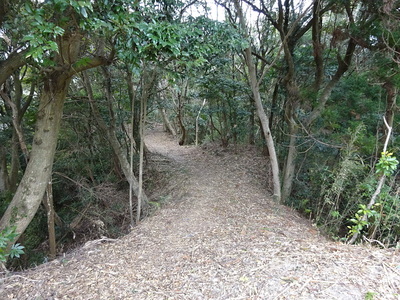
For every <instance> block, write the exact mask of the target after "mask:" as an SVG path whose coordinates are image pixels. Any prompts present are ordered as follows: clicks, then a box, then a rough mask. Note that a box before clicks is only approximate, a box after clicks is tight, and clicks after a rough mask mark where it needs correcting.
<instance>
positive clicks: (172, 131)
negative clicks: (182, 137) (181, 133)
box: [160, 107, 176, 137]
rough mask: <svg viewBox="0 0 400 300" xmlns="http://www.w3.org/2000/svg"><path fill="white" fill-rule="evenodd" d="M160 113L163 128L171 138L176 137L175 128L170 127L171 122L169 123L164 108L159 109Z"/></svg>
mask: <svg viewBox="0 0 400 300" xmlns="http://www.w3.org/2000/svg"><path fill="white" fill-rule="evenodd" d="M160 113H161V117H162V119H163V122H164V126H165V128H166V130H167V132H168V133H170V134H172V136H174V137H175V136H176V131H175V128H174V126H172V124H171V122H170V121H169V119H168V115H167V112H166V111H165V108H163V107H162V108H160Z"/></svg>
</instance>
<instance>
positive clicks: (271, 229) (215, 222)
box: [0, 130, 400, 300]
mask: <svg viewBox="0 0 400 300" xmlns="http://www.w3.org/2000/svg"><path fill="white" fill-rule="evenodd" d="M146 142H147V145H148V148H149V149H150V150H151V151H152V152H153V153H157V154H158V155H163V156H164V157H167V158H168V159H169V160H172V161H173V164H174V166H175V170H176V171H175V173H174V174H172V175H171V178H170V182H171V185H172V186H173V187H174V189H173V190H171V193H170V195H169V202H168V204H166V205H165V206H164V207H163V208H162V209H160V210H159V211H158V212H157V213H156V214H155V215H154V216H152V217H150V218H148V219H146V220H144V221H143V222H142V223H141V224H140V225H139V226H137V227H136V228H134V229H133V230H132V232H131V233H130V234H129V235H127V236H126V237H124V238H122V239H120V240H111V241H107V240H104V241H93V242H89V243H87V244H86V245H85V246H84V247H83V248H82V249H80V250H79V251H76V252H74V253H72V254H70V255H68V256H66V257H65V258H60V259H57V260H55V261H53V262H51V263H48V264H45V265H42V266H39V267H37V268H36V269H34V270H30V271H27V272H24V273H20V274H13V275H11V276H9V277H8V278H6V279H3V280H2V282H3V283H2V284H1V285H0V298H1V299H346V300H347V299H400V296H399V294H400V255H399V253H396V252H395V251H393V250H379V249H372V248H362V247H358V246H347V245H342V244H339V243H335V242H331V241H328V240H326V239H325V238H323V237H322V236H320V235H319V234H318V232H317V231H316V230H315V229H314V228H313V227H312V226H311V224H310V223H309V222H308V221H306V220H304V219H303V218H301V217H300V216H299V215H298V214H296V213H295V212H293V211H292V210H290V209H288V208H285V207H282V206H279V205H276V204H274V203H272V201H271V200H270V199H269V197H268V192H267V184H266V183H267V175H266V174H267V171H266V169H267V168H266V164H265V158H263V157H260V156H258V155H257V154H256V153H255V152H254V150H252V149H240V150H238V151H237V153H235V151H233V150H229V151H222V150H220V149H213V150H202V149H200V148H194V147H179V146H178V145H177V143H176V142H175V141H173V140H172V139H171V138H169V137H167V136H166V135H165V134H164V133H162V132H161V131H159V130H158V131H157V130H153V131H152V132H151V133H150V134H149V136H148V138H147V141H146ZM396 293H397V294H396ZM369 296H370V297H371V298H368V297H369Z"/></svg>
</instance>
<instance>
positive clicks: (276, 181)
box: [235, 0, 281, 202]
mask: <svg viewBox="0 0 400 300" xmlns="http://www.w3.org/2000/svg"><path fill="white" fill-rule="evenodd" d="M235 7H236V10H237V12H238V15H239V21H240V25H241V27H242V29H243V31H244V32H247V28H246V23H245V20H244V16H243V12H242V9H241V7H240V4H239V2H238V0H235ZM244 55H245V60H246V65H247V68H248V76H249V81H250V85H251V91H252V93H253V96H254V102H255V106H256V111H257V115H258V117H259V119H260V122H261V126H262V130H263V133H264V138H265V141H266V143H267V147H268V152H269V155H270V162H271V168H272V176H273V185H274V200H275V201H277V202H280V201H281V184H280V178H279V165H278V157H277V155H276V151H275V144H274V140H273V137H272V134H271V131H270V128H269V121H268V116H267V114H266V112H265V110H264V107H263V105H262V101H261V95H260V87H259V84H258V80H257V74H256V67H255V65H254V62H253V59H252V54H251V47H248V48H246V49H245V53H244Z"/></svg>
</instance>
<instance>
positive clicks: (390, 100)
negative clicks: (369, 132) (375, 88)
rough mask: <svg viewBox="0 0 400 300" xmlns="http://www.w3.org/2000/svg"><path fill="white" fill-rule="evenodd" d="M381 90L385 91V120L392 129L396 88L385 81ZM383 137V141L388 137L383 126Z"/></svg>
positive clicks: (386, 130)
mask: <svg viewBox="0 0 400 300" xmlns="http://www.w3.org/2000/svg"><path fill="white" fill-rule="evenodd" d="M383 88H384V89H385V90H386V113H385V118H386V122H387V123H388V125H389V127H390V128H392V127H393V120H394V113H395V109H396V98H397V88H396V86H395V85H394V84H393V83H392V82H390V81H387V82H386V83H385V84H384V85H383ZM384 129H385V137H384V140H386V138H387V135H388V129H387V127H386V126H385V128H384Z"/></svg>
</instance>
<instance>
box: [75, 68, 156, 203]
mask: <svg viewBox="0 0 400 300" xmlns="http://www.w3.org/2000/svg"><path fill="white" fill-rule="evenodd" d="M83 78H84V81H85V86H86V90H87V93H88V98H89V104H90V107H91V109H92V112H93V117H94V118H95V120H96V123H97V124H98V125H99V129H100V130H101V131H102V132H103V134H104V135H105V136H106V137H107V140H108V142H109V143H110V145H111V147H112V149H113V151H114V154H115V156H116V157H117V158H118V162H119V164H120V166H121V169H122V172H123V173H124V175H125V178H126V180H127V181H128V182H129V184H131V185H132V187H133V192H134V193H135V196H136V197H138V196H139V182H138V181H137V179H136V177H135V175H134V174H133V173H132V172H131V165H130V163H129V161H128V158H127V157H126V154H125V151H124V149H123V148H122V146H121V144H120V143H119V141H118V139H117V136H116V135H115V131H113V130H111V129H109V128H108V127H107V124H106V123H105V122H104V120H103V118H102V117H101V115H100V112H99V109H98V107H97V105H96V103H95V100H94V98H93V92H92V87H91V85H90V81H89V78H88V76H87V74H86V73H85V72H83ZM142 198H143V201H144V202H146V203H147V202H148V199H147V196H146V194H145V193H143V197H142Z"/></svg>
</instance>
